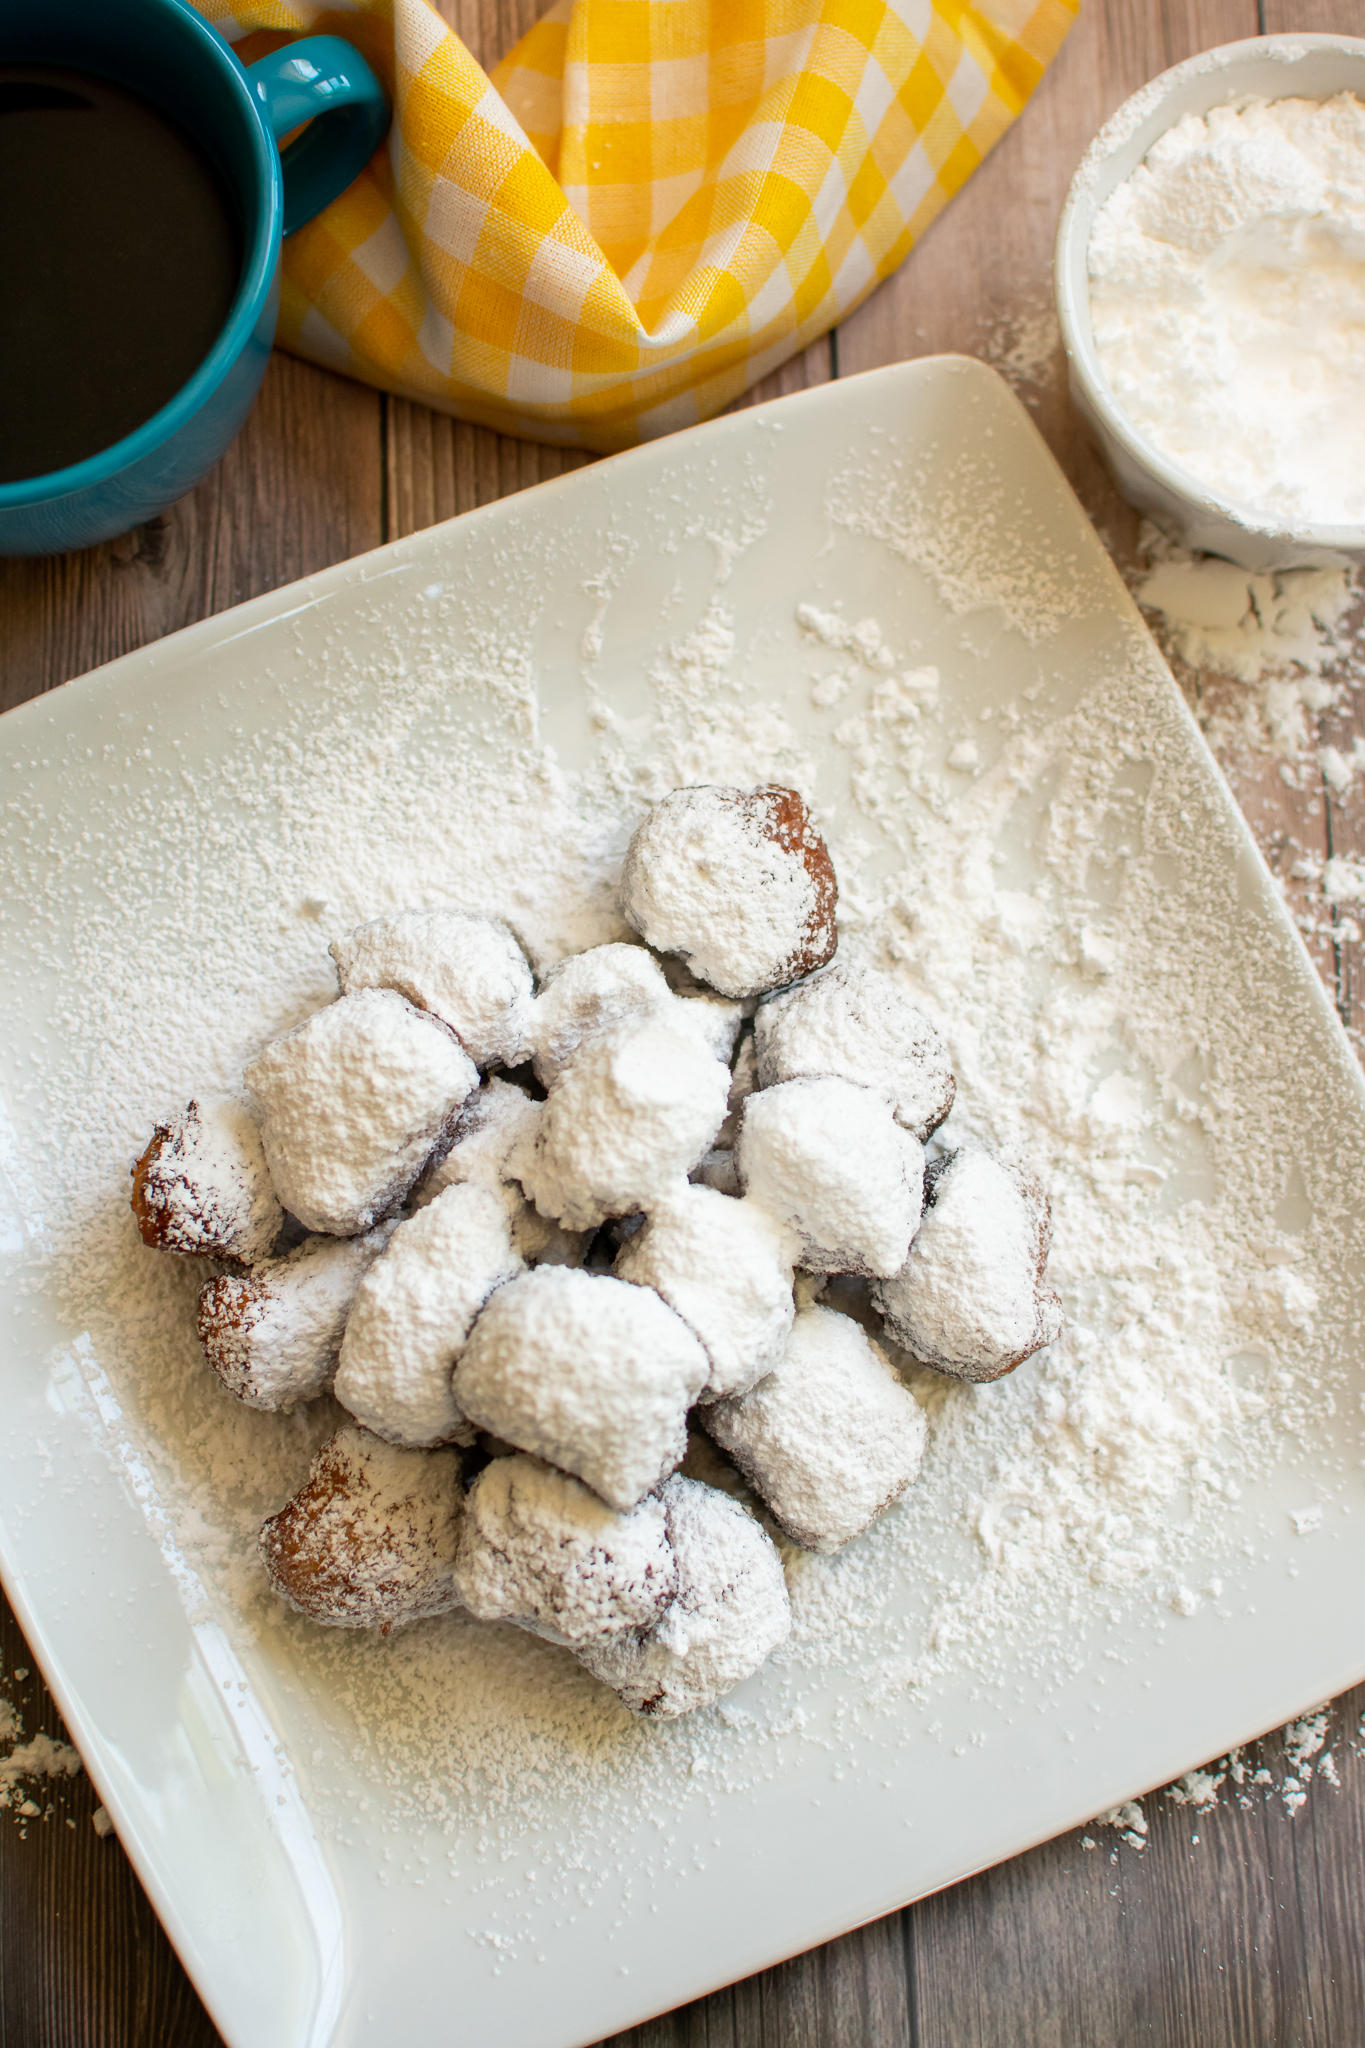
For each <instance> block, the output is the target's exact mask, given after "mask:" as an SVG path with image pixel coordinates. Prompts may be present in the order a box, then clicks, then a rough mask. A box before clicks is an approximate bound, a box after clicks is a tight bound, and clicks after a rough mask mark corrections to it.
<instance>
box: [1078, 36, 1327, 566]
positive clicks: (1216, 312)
mask: <svg viewBox="0 0 1365 2048" xmlns="http://www.w3.org/2000/svg"><path fill="white" fill-rule="evenodd" d="M1055 275H1056V290H1057V308H1058V313H1059V316H1060V321H1061V329H1062V337H1063V340H1064V342H1065V345H1066V351H1067V359H1068V364H1069V370H1070V379H1071V391H1072V396H1073V398H1074V399H1075V401H1076V404H1077V406H1078V408H1079V409H1080V411H1081V413H1082V415H1083V417H1084V418H1085V419H1086V421H1087V423H1088V425H1089V426H1090V428H1091V430H1092V432H1093V433H1094V434H1095V437H1096V439H1097V440H1098V442H1099V445H1100V448H1101V451H1102V453H1103V454H1104V457H1105V459H1106V461H1107V462H1108V464H1109V467H1110V469H1111V470H1112V471H1113V473H1114V477H1115V479H1116V481H1117V483H1118V485H1119V488H1120V490H1121V491H1122V492H1123V494H1124V496H1125V497H1126V498H1128V499H1129V501H1130V502H1131V503H1132V504H1134V505H1137V506H1138V507H1139V508H1140V509H1141V510H1143V511H1145V512H1147V513H1149V514H1151V515H1152V517H1153V518H1155V519H1156V520H1157V521H1158V523H1159V524H1161V525H1162V526H1164V527H1166V528H1167V529H1168V530H1170V531H1173V532H1174V533H1175V534H1176V535H1177V537H1178V538H1179V539H1180V540H1182V541H1183V542H1184V543H1185V544H1186V545H1187V546H1189V547H1192V548H1195V549H1200V550H1204V551H1206V552H1208V553H1212V554H1219V555H1226V556H1228V557H1229V558H1230V559H1231V560H1233V561H1234V562H1237V563H1239V564H1241V565H1242V566H1243V567H1244V568H1247V569H1272V568H1275V569H1279V568H1291V567H1295V566H1298V565H1301V564H1317V565H1321V566H1335V567H1342V566H1347V565H1351V564H1355V563H1362V562H1365V346H1362V343H1365V40H1362V39H1359V38H1355V37H1350V36H1311V35H1303V36H1262V37H1260V38H1258V39H1257V40H1255V41H1252V42H1244V43H1230V44H1227V45H1225V46H1224V47H1222V48H1221V49H1216V50H1207V51H1205V52H1203V53H1202V54H1201V55H1200V56H1197V57H1193V58H1191V59H1190V60H1189V61H1188V62H1187V63H1184V64H1178V65H1176V66H1175V68H1174V69H1173V70H1171V71H1166V72H1163V73H1162V75H1161V76H1160V77H1159V78H1156V79H1153V80H1152V82H1151V83H1150V84H1149V85H1147V86H1144V88H1143V89H1142V91H1141V92H1139V93H1136V94H1135V95H1134V96H1133V98H1132V99H1130V100H1128V101H1127V102H1126V103H1125V104H1124V105H1123V106H1122V107H1120V109H1119V111H1118V112H1117V113H1116V114H1115V115H1114V117H1113V119H1112V120H1111V121H1110V122H1109V123H1108V124H1107V126H1106V127H1105V128H1104V129H1102V130H1101V132H1100V134H1099V135H1098V136H1097V137H1096V139H1095V141H1094V142H1093V143H1092V144H1091V146H1090V148H1089V150H1088V151H1087V152H1086V155H1085V157H1084V159H1083V160H1082V162H1081V165H1080V168H1079V169H1078V171H1077V173H1076V176H1075V178H1074V180H1073V181H1072V185H1071V190H1070V192H1069V193H1068V195H1067V201H1066V205H1065V207H1064V209H1063V212H1062V218H1061V223H1060V225H1059V228H1058V231H1057V247H1056V258H1055Z"/></svg>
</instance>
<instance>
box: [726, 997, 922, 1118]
mask: <svg viewBox="0 0 1365 2048" xmlns="http://www.w3.org/2000/svg"><path fill="white" fill-rule="evenodd" d="M754 1046H755V1052H756V1056H757V1066H758V1079H759V1082H760V1085H761V1086H762V1087H764V1088H768V1087H771V1086H772V1084H773V1083H774V1082H775V1081H792V1080H795V1079H797V1078H798V1077H799V1076H801V1075H807V1074H810V1075H815V1074H837V1075H840V1076H841V1077H842V1078H843V1079H844V1080H845V1081H856V1082H858V1083H859V1085H860V1086H861V1087H864V1088H874V1089H876V1090H877V1091H878V1093H880V1094H884V1095H885V1096H886V1097H887V1099H888V1100H889V1102H890V1104H891V1107H892V1109H893V1110H894V1111H895V1114H896V1121H897V1122H898V1123H901V1124H904V1126H905V1128H906V1130H907V1131H912V1132H913V1133H914V1135H915V1137H917V1138H918V1139H920V1140H921V1142H923V1140H924V1139H925V1138H927V1137H928V1135H929V1133H930V1131H932V1130H934V1129H936V1128H937V1126H938V1125H939V1124H941V1123H942V1122H943V1119H944V1117H945V1116H947V1114H948V1111H949V1110H950V1109H951V1108H952V1106H953V1090H954V1085H955V1084H954V1081H953V1070H952V1067H951V1066H950V1065H949V1063H948V1055H947V1052H946V1050H945V1048H944V1045H943V1041H942V1039H941V1038H940V1037H939V1035H938V1033H937V1031H935V1029H934V1027H933V1025H932V1024H931V1023H930V1021H929V1019H928V1018H927V1017H926V1016H924V1015H923V1014H922V1012H920V1011H919V1010H917V1009H916V1008H915V1006H914V1004H913V1003H911V1002H909V1001H908V1000H907V998H906V994H905V991H904V989H903V988H901V986H900V985H899V983H898V982H897V981H896V980H895V979H894V978H893V977H892V976H891V975H889V974H879V973H877V972H876V971H874V970H869V969H866V968H864V969H863V970H862V971H861V972H860V971H859V970H857V969H856V968H849V967H845V966H843V965H841V964H839V963H838V962H836V963H835V965H834V966H832V967H829V968H826V969H825V971H824V973H823V974H820V975H817V976H815V977H814V978H812V979H811V980H810V981H807V982H803V983H801V984H800V985H799V986H798V987H797V988H795V989H792V990H791V991H790V992H789V993H786V994H782V995H775V996H769V997H768V998H767V1000H766V1001H765V1002H762V1003H760V1004H759V1006H758V1010H757V1012H756V1013H755V1016H754Z"/></svg>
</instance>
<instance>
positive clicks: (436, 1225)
mask: <svg viewBox="0 0 1365 2048" xmlns="http://www.w3.org/2000/svg"><path fill="white" fill-rule="evenodd" d="M521 1271H523V1262H522V1260H521V1257H520V1255H519V1254H518V1253H517V1252H516V1251H515V1250H514V1248H513V1245H512V1233H511V1230H510V1229H509V1227H508V1218H507V1210H506V1207H505V1205H504V1204H503V1203H502V1202H500V1201H499V1200H498V1197H497V1195H495V1194H493V1193H491V1192H490V1191H489V1190H488V1189H487V1188H481V1187H473V1186H470V1185H468V1184H466V1185H465V1186H455V1187H448V1188H446V1189H445V1190H444V1191H443V1192H442V1193H441V1194H439V1195H438V1196H437V1197H436V1199H435V1200H434V1201H433V1202H431V1203H430V1204H428V1206H427V1207H425V1208H423V1209H421V1210H419V1211H418V1213H417V1215H415V1216H412V1217H409V1218H408V1220H407V1221H406V1222H404V1223H400V1224H399V1225H398V1228H397V1229H396V1230H395V1231H394V1233H393V1236H392V1237H391V1238H390V1239H389V1242H388V1245H387V1247H386V1248H385V1250H384V1252H383V1254H382V1255H381V1256H380V1257H379V1258H378V1259H376V1260H375V1262H374V1264H373V1265H372V1266H371V1267H370V1269H369V1271H368V1272H367V1273H366V1274H365V1276H364V1278H363V1279H362V1281H361V1283H360V1286H359V1288H358V1289H357V1290H356V1298H355V1302H354V1304H353V1306H352V1309H351V1313H350V1317H349V1319H348V1321H347V1324H346V1335H345V1337H344V1338H343V1339H342V1345H341V1358H340V1362H339V1363H338V1366H337V1376H336V1385H335V1389H334V1391H335V1393H336V1398H337V1400H338V1401H340V1403H341V1405H342V1407H343V1408H345V1409H346V1410H347V1412H348V1413H349V1414H351V1415H354V1417H355V1418H356V1421H357V1422H361V1423H363V1424H364V1425H365V1427H366V1428H367V1429H372V1430H373V1431H374V1432H375V1434H376V1435H377V1436H382V1437H387V1438H388V1439H389V1440H390V1442H392V1443H400V1444H439V1443H450V1442H458V1441H460V1440H461V1439H462V1438H463V1437H464V1436H465V1435H466V1431H465V1427H464V1417H463V1415H462V1414H461V1413H460V1410H459V1408H458V1406H457V1405H456V1402H455V1398H454V1396H453V1394H452V1393H451V1389H450V1376H451V1373H452V1371H453V1370H454V1366H455V1361H456V1360H457V1359H458V1358H459V1356H460V1354H461V1352H462V1351H463V1349H464V1345H465V1340H466V1338H467V1337H468V1335H469V1332H470V1329H471V1328H472V1326H473V1322H474V1318H475V1316H476V1315H477V1314H478V1312H479V1310H480V1309H481V1308H482V1307H483V1305H484V1303H485V1302H486V1301H487V1299H488V1297H489V1295H490V1294H491V1293H492V1292H493V1290H494V1288H496V1287H501V1286H502V1285H503V1284H504V1282H506V1281H508V1280H511V1279H513V1278H514V1277H515V1275H516V1274H518V1273H520V1272H521Z"/></svg>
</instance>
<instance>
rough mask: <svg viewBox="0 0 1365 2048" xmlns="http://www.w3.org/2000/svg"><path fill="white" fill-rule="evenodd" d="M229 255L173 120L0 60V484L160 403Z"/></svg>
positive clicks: (208, 308)
mask: <svg viewBox="0 0 1365 2048" xmlns="http://www.w3.org/2000/svg"><path fill="white" fill-rule="evenodd" d="M241 266H242V236H241V231H240V228H239V226H238V222H237V214H236V209H235V207H234V206H233V203H232V200H231V198H230V197H229V195H228V193H227V192H226V191H225V190H224V188H223V185H222V184H221V182H220V181H219V178H218V176H217V174H216V172H215V171H214V170H213V168H212V166H211V165H210V164H209V162H208V160H207V158H206V157H205V156H204V154H203V153H202V151H201V150H199V149H198V148H197V147H196V145H195V144H194V143H193V142H191V140H190V138H189V137H188V136H187V135H186V134H185V133H184V132H183V131H182V130H181V129H179V128H177V127H176V126H174V124H173V123H172V122H170V121H168V120H167V119H166V117H165V116H164V115H163V114H160V113H158V112H157V111H156V109H155V108H154V107H151V106H149V105H148V104H147V102H146V101H145V100H141V99H138V98H137V97H136V95H135V94H133V93H130V92H125V91H124V90H123V88H122V87H121V86H117V85H110V84H108V83H106V81H105V80H104V79H102V78H93V77H89V76H87V75H86V74H85V73H84V72H79V71H60V70H55V69H50V68H48V67H47V66H38V65H29V64H22V65H21V64H0V483H14V482H17V481H18V480H19V479H20V478H22V477H30V476H41V475H43V474H44V473H45V472H46V471H48V470H52V469H63V468H65V466H66V465H67V464H68V463H70V462H81V461H83V460H84V459H85V457H86V456H88V455H95V454H97V453H98V452H99V450H100V449H101V448H107V447H108V446H109V444H110V443H111V442H113V441H118V440H121V439H122V437H123V435H125V434H130V433H132V431H133V429H134V428H135V427H139V426H141V424H142V422H143V421H144V420H148V419H150V418H151V416H152V414H153V413H154V412H159V411H160V409H161V407H162V406H163V405H165V404H166V402H167V400H168V399H170V398H172V397H173V396H174V395H175V393H176V392H177V391H178V390H179V389H180V387H181V385H182V384H184V383H186V382H187V380H188V379H189V378H190V377H191V376H193V374H194V372H195V370H196V369H197V368H198V367H199V365H200V363H202V362H203V360H204V357H205V356H206V355H207V354H208V352H209V350H210V348H212V346H213V343H214V341H215V340H216V339H217V337H218V334H219V333H220V331H221V329H222V327H223V324H224V322H225V320H226V319H227V315H228V309H229V307H230V306H231V304H232V300H233V297H234V295H235V293H236V290H237V284H238V279H239V277H240V274H241Z"/></svg>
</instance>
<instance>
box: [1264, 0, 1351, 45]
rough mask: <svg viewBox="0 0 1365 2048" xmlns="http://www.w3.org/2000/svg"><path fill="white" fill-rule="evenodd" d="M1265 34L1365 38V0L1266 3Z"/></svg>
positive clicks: (1275, 1) (1278, 1)
mask: <svg viewBox="0 0 1365 2048" xmlns="http://www.w3.org/2000/svg"><path fill="white" fill-rule="evenodd" d="M1262 13H1263V16H1264V25H1263V33H1264V34H1265V35H1268V36H1278V35H1295V34H1298V35H1304V34H1312V35H1332V36H1365V0H1263V4H1262Z"/></svg>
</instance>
